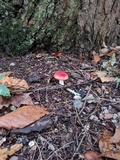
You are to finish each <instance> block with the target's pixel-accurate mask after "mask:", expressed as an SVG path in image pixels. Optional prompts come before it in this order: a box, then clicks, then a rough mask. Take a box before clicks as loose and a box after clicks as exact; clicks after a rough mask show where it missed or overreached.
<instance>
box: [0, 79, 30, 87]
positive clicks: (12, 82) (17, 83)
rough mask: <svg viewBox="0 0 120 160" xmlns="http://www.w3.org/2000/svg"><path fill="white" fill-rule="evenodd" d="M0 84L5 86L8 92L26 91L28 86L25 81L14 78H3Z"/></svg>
mask: <svg viewBox="0 0 120 160" xmlns="http://www.w3.org/2000/svg"><path fill="white" fill-rule="evenodd" d="M0 84H4V85H6V87H8V88H9V89H10V90H26V89H29V86H28V84H27V82H26V81H25V80H22V79H18V78H14V77H4V78H3V79H2V80H0Z"/></svg>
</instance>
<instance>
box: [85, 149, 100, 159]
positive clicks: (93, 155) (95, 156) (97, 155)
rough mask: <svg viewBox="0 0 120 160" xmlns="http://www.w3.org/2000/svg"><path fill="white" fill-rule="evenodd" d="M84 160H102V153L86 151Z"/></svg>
mask: <svg viewBox="0 0 120 160" xmlns="http://www.w3.org/2000/svg"><path fill="white" fill-rule="evenodd" d="M84 158H85V160H102V159H101V158H100V153H98V152H95V151H86V152H85V153H84Z"/></svg>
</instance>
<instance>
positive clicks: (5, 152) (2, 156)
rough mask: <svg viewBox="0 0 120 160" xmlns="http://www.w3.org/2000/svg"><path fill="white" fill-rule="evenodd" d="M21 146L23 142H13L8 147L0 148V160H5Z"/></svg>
mask: <svg viewBox="0 0 120 160" xmlns="http://www.w3.org/2000/svg"><path fill="white" fill-rule="evenodd" d="M22 147H23V144H22V143H21V144H15V145H13V146H11V147H10V148H9V149H8V148H4V149H2V148H0V160H6V159H7V157H8V156H12V155H13V154H14V153H15V152H17V151H19V150H20V149H21V148H22Z"/></svg>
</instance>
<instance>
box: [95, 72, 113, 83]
mask: <svg viewBox="0 0 120 160" xmlns="http://www.w3.org/2000/svg"><path fill="white" fill-rule="evenodd" d="M95 73H96V74H97V75H98V77H99V78H100V79H101V81H102V82H113V81H115V78H114V77H112V76H110V75H108V74H107V72H105V71H96V72H95Z"/></svg>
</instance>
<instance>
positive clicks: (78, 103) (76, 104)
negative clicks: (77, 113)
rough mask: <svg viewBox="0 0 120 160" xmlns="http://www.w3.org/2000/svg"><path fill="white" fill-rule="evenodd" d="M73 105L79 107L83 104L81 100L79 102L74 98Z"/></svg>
mask: <svg viewBox="0 0 120 160" xmlns="http://www.w3.org/2000/svg"><path fill="white" fill-rule="evenodd" d="M73 106H74V107H75V108H77V109H80V108H82V106H83V102H81V101H80V100H76V101H74V103H73Z"/></svg>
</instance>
